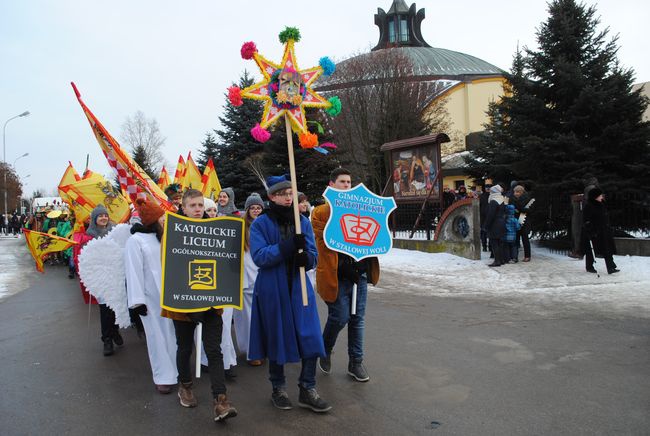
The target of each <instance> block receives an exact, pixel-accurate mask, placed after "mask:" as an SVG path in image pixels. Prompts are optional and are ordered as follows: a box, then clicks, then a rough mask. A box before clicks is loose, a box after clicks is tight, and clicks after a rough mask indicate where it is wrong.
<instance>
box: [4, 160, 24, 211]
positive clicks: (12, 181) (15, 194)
mask: <svg viewBox="0 0 650 436" xmlns="http://www.w3.org/2000/svg"><path fill="white" fill-rule="evenodd" d="M5 171H6V172H7V177H5V176H4V173H5ZM5 180H6V182H7V185H6V186H5ZM5 189H6V190H7V191H6V192H7V203H6V204H7V210H4V207H2V213H12V212H13V211H15V210H16V209H17V207H18V198H19V197H20V196H22V195H23V184H22V182H21V181H20V178H19V177H18V175H17V174H16V172H15V171H14V169H13V167H12V166H11V165H9V164H7V163H6V162H0V196H4V195H5ZM2 198H3V197H0V202H1V201H2V200H1V199H2Z"/></svg>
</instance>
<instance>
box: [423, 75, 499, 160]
mask: <svg viewBox="0 0 650 436" xmlns="http://www.w3.org/2000/svg"><path fill="white" fill-rule="evenodd" d="M504 83H505V79H503V78H501V77H494V78H486V79H477V80H474V81H472V82H467V83H459V84H458V85H456V86H455V87H453V88H452V89H450V90H449V91H447V92H446V93H445V94H443V95H441V96H440V97H438V100H440V99H446V100H447V102H446V105H445V107H446V109H447V112H448V114H449V124H450V129H449V130H450V131H449V132H446V133H448V134H449V137H450V139H451V140H452V143H451V144H445V145H443V150H442V152H443V153H442V154H443V156H444V155H446V154H450V153H455V152H459V151H464V150H465V149H466V148H467V147H466V144H465V136H466V135H468V134H470V133H473V132H480V131H482V130H484V127H483V125H484V124H485V123H487V122H488V116H487V110H488V105H489V104H490V103H492V102H494V101H498V100H499V99H500V98H501V96H502V95H503V94H504V89H503V85H504ZM435 104H436V103H435V102H433V103H432V105H435Z"/></svg>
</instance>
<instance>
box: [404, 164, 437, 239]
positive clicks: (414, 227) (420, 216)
mask: <svg viewBox="0 0 650 436" xmlns="http://www.w3.org/2000/svg"><path fill="white" fill-rule="evenodd" d="M441 172H442V171H440V170H438V174H436V178H435V179H433V184H432V185H431V189H429V194H428V195H427V198H425V199H424V201H423V202H422V207H421V208H420V213H419V214H418V217H417V218H416V220H415V224H413V228H412V229H411V233H410V234H409V239H411V238H412V237H413V234H414V233H415V229H417V227H418V224H420V218H422V214H423V213H424V208H425V207H426V206H427V202H428V201H429V197H431V194H433V190H434V189H435V188H436V184H437V183H438V178H439V177H440V173H441ZM441 195H442V194H441Z"/></svg>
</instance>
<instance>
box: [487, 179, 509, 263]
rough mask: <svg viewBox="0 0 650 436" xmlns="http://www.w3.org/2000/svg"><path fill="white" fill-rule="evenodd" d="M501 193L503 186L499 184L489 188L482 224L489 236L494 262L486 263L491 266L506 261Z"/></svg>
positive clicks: (504, 211)
mask: <svg viewBox="0 0 650 436" xmlns="http://www.w3.org/2000/svg"><path fill="white" fill-rule="evenodd" d="M502 193H503V188H502V187H501V185H494V186H493V187H491V188H490V196H489V197H488V211H487V216H486V218H485V222H484V223H483V224H482V226H483V229H485V231H486V232H487V236H488V238H490V246H491V247H492V251H493V252H494V262H492V263H491V264H489V265H488V266H491V267H496V266H501V265H503V264H504V263H506V257H505V251H504V250H505V244H504V241H503V238H504V237H505V234H506V207H505V204H504V201H505V197H504V196H503V195H502Z"/></svg>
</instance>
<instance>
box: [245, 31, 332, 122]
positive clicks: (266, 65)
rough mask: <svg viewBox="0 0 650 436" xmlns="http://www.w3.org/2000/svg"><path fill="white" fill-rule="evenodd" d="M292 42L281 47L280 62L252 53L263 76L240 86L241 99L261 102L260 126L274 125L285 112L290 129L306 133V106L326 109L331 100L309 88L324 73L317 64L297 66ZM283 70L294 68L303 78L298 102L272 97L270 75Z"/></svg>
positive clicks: (271, 76)
mask: <svg viewBox="0 0 650 436" xmlns="http://www.w3.org/2000/svg"><path fill="white" fill-rule="evenodd" d="M293 45H294V40H292V39H290V40H288V41H287V43H286V45H285V46H284V55H283V56H282V62H281V63H280V64H276V63H273V62H271V61H269V60H268V59H266V58H265V57H264V56H262V55H261V54H259V53H257V52H255V54H254V55H253V59H254V60H255V63H257V66H258V67H259V69H260V71H261V72H262V75H263V76H264V78H263V79H262V81H260V82H258V83H256V84H254V85H251V86H249V87H248V88H245V89H242V91H241V96H242V97H244V98H251V99H254V100H262V101H264V113H263V114H262V120H261V121H260V127H262V128H266V127H268V126H270V125H272V124H275V123H276V122H277V121H278V120H279V119H280V118H281V117H282V116H283V115H285V114H287V115H288V118H289V120H290V122H291V127H292V129H293V131H294V132H299V133H305V132H307V118H306V117H305V108H306V107H316V108H322V109H327V108H329V107H330V106H331V103H330V102H329V101H327V100H326V99H325V98H323V97H321V96H320V95H319V94H318V93H316V91H314V90H313V89H312V84H313V83H314V82H315V81H316V79H317V78H318V77H319V76H320V75H321V74H323V68H322V67H320V66H318V67H313V68H309V69H306V70H301V69H299V68H298V63H297V61H296V54H295V52H294V46H293ZM283 69H284V70H289V71H292V70H295V71H296V72H297V73H298V74H300V77H301V79H302V86H304V93H303V97H302V101H301V102H300V103H299V104H297V105H293V104H290V103H279V102H278V101H277V99H276V100H274V99H273V97H272V94H274V93H275V92H274V91H273V90H272V89H271V86H273V76H274V74H275V73H276V72H279V71H282V70H283ZM276 92H277V91H276ZM296 100H299V99H296ZM294 101H295V100H294Z"/></svg>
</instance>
